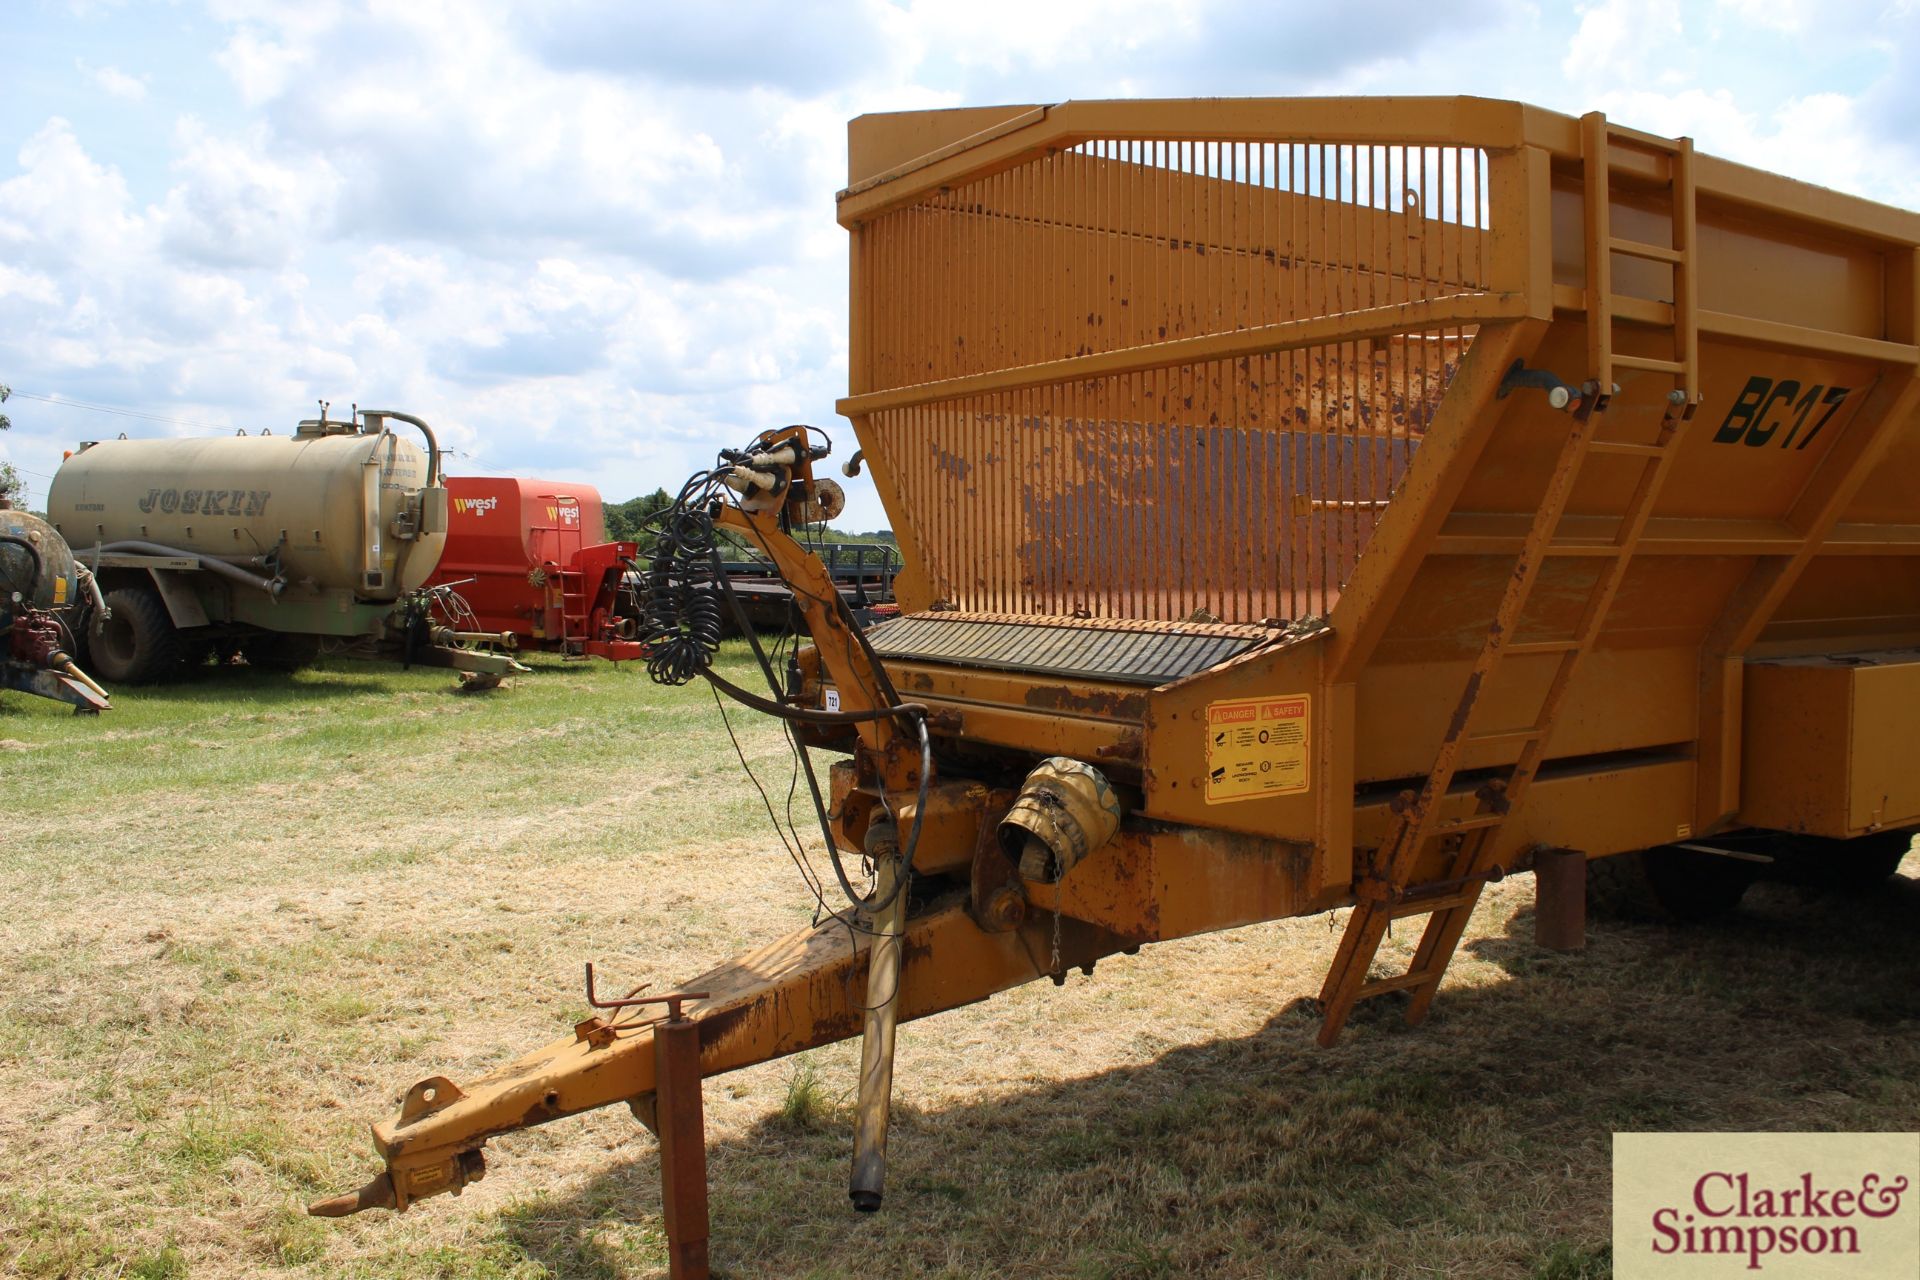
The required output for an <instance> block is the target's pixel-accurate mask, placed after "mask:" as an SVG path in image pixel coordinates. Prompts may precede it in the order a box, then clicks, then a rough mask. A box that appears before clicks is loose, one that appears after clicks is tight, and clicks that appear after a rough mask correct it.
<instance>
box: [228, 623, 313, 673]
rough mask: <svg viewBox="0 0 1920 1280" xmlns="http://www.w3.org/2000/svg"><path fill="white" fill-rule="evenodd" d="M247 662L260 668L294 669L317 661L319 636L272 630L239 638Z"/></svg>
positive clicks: (267, 669) (274, 669)
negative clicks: (242, 638)
mask: <svg viewBox="0 0 1920 1280" xmlns="http://www.w3.org/2000/svg"><path fill="white" fill-rule="evenodd" d="M240 653H241V655H242V656H244V657H245V658H246V660H247V665H248V666H250V667H253V668H255V669H256V670H260V671H281V672H286V671H298V670H300V669H301V668H302V667H310V666H312V665H313V664H314V663H316V662H318V661H320V637H319V636H303V635H294V634H291V633H288V632H272V633H268V634H263V635H256V636H248V637H247V638H246V639H245V640H242V641H241V642H240Z"/></svg>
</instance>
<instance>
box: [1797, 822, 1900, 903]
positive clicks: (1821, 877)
mask: <svg viewBox="0 0 1920 1280" xmlns="http://www.w3.org/2000/svg"><path fill="white" fill-rule="evenodd" d="M1913 837H1914V832H1913V831H1912V830H1906V831H1876V832H1874V833H1873V834H1872V835H1867V836H1856V837H1854V838H1853V839H1851V840H1833V839H1829V838H1827V837H1825V836H1783V837H1781V839H1780V856H1781V860H1782V862H1783V864H1784V865H1783V867H1782V875H1781V877H1780V878H1781V879H1784V880H1789V881H1791V882H1793V883H1795V884H1810V885H1816V886H1818V887H1820V888H1823V889H1850V890H1863V889H1874V888H1877V887H1879V886H1880V885H1882V884H1885V883H1886V882H1887V879H1888V878H1889V877H1890V876H1892V875H1893V873H1894V872H1896V871H1898V870H1899V869H1900V863H1901V862H1902V861H1903V860H1904V859H1905V858H1906V856H1907V849H1908V847H1909V846H1910V845H1911V844H1912V843H1913Z"/></svg>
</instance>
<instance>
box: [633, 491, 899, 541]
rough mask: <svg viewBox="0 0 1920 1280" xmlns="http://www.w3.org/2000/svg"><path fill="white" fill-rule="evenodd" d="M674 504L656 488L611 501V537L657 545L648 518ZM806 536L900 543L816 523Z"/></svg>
mask: <svg viewBox="0 0 1920 1280" xmlns="http://www.w3.org/2000/svg"><path fill="white" fill-rule="evenodd" d="M672 505H673V495H672V494H670V493H668V492H667V491H666V490H665V489H655V490H654V491H653V492H652V493H648V494H643V495H641V496H640V497H638V498H628V499H627V500H626V501H625V502H610V503H607V504H606V505H605V506H604V507H603V508H602V511H603V513H604V514H605V516H606V521H607V538H608V540H609V541H612V542H637V543H639V544H640V550H641V551H642V552H645V551H647V550H649V549H650V548H651V547H652V545H653V531H652V530H651V529H649V528H648V527H647V521H649V520H651V519H652V518H653V517H655V516H657V515H659V514H660V513H661V512H662V511H665V510H666V509H667V508H668V507H670V506H672ZM806 535H807V536H808V537H809V538H811V539H813V540H815V541H820V542H879V543H884V544H885V545H887V546H890V547H897V546H899V545H900V544H899V543H898V542H897V541H896V540H895V538H894V536H893V530H891V529H876V530H873V531H871V532H868V533H855V532H852V531H851V530H846V529H836V528H834V527H833V526H831V525H812V526H809V527H808V528H807V529H806ZM726 541H727V542H728V543H730V544H732V545H733V546H734V547H736V548H740V547H742V544H741V542H740V541H739V539H737V538H734V537H732V536H730V535H729V536H727V537H726Z"/></svg>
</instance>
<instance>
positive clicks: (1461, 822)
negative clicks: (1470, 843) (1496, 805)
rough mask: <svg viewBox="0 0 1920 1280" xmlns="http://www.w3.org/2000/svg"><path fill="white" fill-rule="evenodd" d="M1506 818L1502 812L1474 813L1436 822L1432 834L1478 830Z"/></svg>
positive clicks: (1497, 824)
mask: <svg viewBox="0 0 1920 1280" xmlns="http://www.w3.org/2000/svg"><path fill="white" fill-rule="evenodd" d="M1506 820H1507V815H1506V814H1504V813H1476V814H1474V815H1473V816H1471V817H1467V818H1455V819H1453V820H1452V821H1450V822H1441V823H1436V824H1435V825H1434V828H1433V834H1434V835H1436V836H1450V835H1453V834H1454V833H1455V832H1459V831H1478V830H1480V829H1481V828H1482V827H1497V826H1499V825H1500V824H1501V823H1503V822H1505V821H1506Z"/></svg>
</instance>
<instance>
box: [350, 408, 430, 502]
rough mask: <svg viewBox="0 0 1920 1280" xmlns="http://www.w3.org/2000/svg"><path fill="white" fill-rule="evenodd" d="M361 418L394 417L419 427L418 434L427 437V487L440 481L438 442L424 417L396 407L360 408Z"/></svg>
mask: <svg viewBox="0 0 1920 1280" xmlns="http://www.w3.org/2000/svg"><path fill="white" fill-rule="evenodd" d="M360 416H361V417H363V418H395V419H398V420H399V421H401V422H404V423H407V424H408V425H409V426H413V427H417V428H419V431H420V434H421V435H423V436H425V437H426V438H427V488H429V489H431V488H433V487H434V486H435V485H437V484H439V483H440V442H439V441H438V440H436V439H435V438H434V434H433V428H432V427H430V426H428V425H427V423H426V420H425V419H424V418H416V417H414V416H413V415H412V414H410V413H401V412H400V411H399V410H398V409H362V410H361V411H360Z"/></svg>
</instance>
